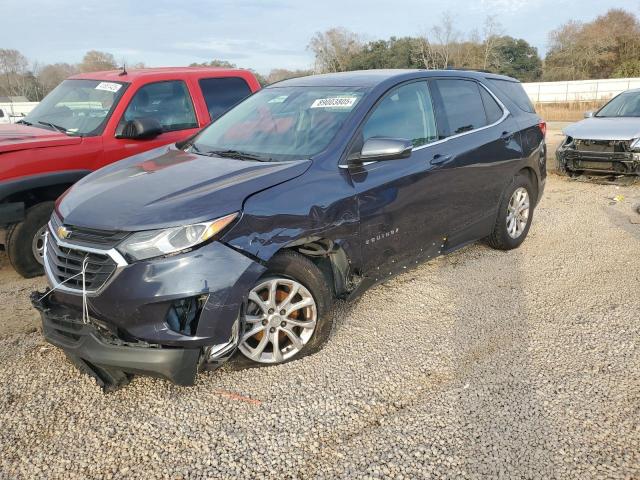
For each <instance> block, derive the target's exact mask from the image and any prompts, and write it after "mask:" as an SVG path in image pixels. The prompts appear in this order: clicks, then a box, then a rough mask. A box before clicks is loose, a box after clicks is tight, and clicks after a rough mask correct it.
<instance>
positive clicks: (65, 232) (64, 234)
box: [57, 225, 71, 239]
mask: <svg viewBox="0 0 640 480" xmlns="http://www.w3.org/2000/svg"><path fill="white" fill-rule="evenodd" d="M57 233H58V237H59V238H62V239H65V238H69V237H70V236H71V230H69V229H68V228H67V227H64V226H62V225H60V226H59V227H58V230H57Z"/></svg>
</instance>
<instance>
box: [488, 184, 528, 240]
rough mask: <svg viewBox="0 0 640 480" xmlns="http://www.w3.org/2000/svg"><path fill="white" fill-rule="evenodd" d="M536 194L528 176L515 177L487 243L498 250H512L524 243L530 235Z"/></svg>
mask: <svg viewBox="0 0 640 480" xmlns="http://www.w3.org/2000/svg"><path fill="white" fill-rule="evenodd" d="M534 195H535V193H534V189H533V185H532V184H531V180H530V179H529V177H528V176H526V175H517V176H515V177H514V179H513V181H512V182H511V185H510V186H509V187H508V188H507V190H506V191H505V193H504V196H503V198H502V201H501V202H500V207H499V209H498V217H497V219H496V223H495V226H494V227H493V232H492V233H491V235H489V237H488V239H487V243H488V244H489V246H490V247H492V248H495V249H497V250H512V249H514V248H517V247H519V246H520V244H522V242H524V239H525V238H527V234H528V233H529V227H530V226H531V220H532V219H533V208H534V202H535V196H534Z"/></svg>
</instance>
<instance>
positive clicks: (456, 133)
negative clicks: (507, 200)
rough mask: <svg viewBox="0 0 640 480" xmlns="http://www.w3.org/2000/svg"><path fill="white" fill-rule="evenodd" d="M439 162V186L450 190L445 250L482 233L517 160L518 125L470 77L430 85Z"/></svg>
mask: <svg viewBox="0 0 640 480" xmlns="http://www.w3.org/2000/svg"><path fill="white" fill-rule="evenodd" d="M431 87H432V92H433V97H434V104H435V106H436V118H437V122H438V133H439V136H440V138H441V139H444V142H443V143H442V147H443V150H444V152H445V153H444V156H443V158H442V159H441V160H442V161H440V162H438V163H437V165H434V170H433V173H434V175H437V177H438V179H439V182H442V183H443V184H446V185H448V186H449V188H451V192H450V195H449V197H450V199H451V202H450V204H449V205H448V207H447V213H446V215H447V217H448V218H449V224H448V231H447V233H446V236H447V244H446V248H447V249H451V248H455V247H457V246H459V245H461V244H464V243H467V242H470V241H473V240H477V239H479V238H482V237H484V236H486V235H488V234H489V233H490V232H491V229H492V227H493V222H494V220H495V214H496V211H497V208H498V204H499V201H500V198H501V194H502V190H503V189H504V187H505V186H506V184H507V182H508V180H509V179H507V177H508V175H509V172H510V171H511V169H512V168H513V162H517V161H518V160H520V159H521V158H522V148H521V143H520V133H519V131H518V126H517V124H516V122H515V120H514V119H513V117H512V116H511V115H510V114H509V112H508V111H507V109H506V107H505V106H504V105H502V104H501V103H500V102H499V101H498V100H497V99H496V98H495V97H494V95H492V94H491V93H490V92H489V91H488V90H487V89H486V88H485V87H484V86H483V85H482V84H480V83H478V82H476V81H474V80H472V79H462V78H460V79H457V78H442V79H435V80H432V81H431Z"/></svg>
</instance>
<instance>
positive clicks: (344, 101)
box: [311, 97, 358, 108]
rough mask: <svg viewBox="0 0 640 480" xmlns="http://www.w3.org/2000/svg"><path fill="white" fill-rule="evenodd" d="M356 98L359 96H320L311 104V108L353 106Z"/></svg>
mask: <svg viewBox="0 0 640 480" xmlns="http://www.w3.org/2000/svg"><path fill="white" fill-rule="evenodd" d="M356 100H358V98H357V97H332V98H318V99H317V100H315V101H314V102H313V103H312V104H311V108H351V107H353V104H354V103H356Z"/></svg>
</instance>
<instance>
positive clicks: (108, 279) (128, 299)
mask: <svg viewBox="0 0 640 480" xmlns="http://www.w3.org/2000/svg"><path fill="white" fill-rule="evenodd" d="M61 227H62V224H61V222H60V219H59V218H57V217H56V215H55V214H54V216H53V217H52V220H51V222H50V223H49V231H48V236H47V241H46V253H45V270H46V273H47V278H48V280H49V283H50V284H51V287H52V288H51V289H47V290H46V291H44V292H34V293H33V294H32V297H31V300H32V304H33V305H34V307H35V308H36V309H37V310H38V311H39V312H40V315H41V317H42V326H43V334H44V337H45V339H46V340H47V341H48V342H50V343H52V344H53V345H55V346H57V347H59V348H61V349H62V350H63V351H64V352H65V354H66V356H67V357H68V358H69V360H71V362H72V363H74V364H75V365H76V366H77V367H78V368H80V369H81V370H82V371H84V372H85V373H88V374H90V375H92V376H93V377H95V378H96V380H97V382H98V384H99V385H100V386H102V387H103V388H104V389H105V390H111V389H114V388H116V387H118V386H121V385H123V384H126V383H127V382H128V381H129V379H130V378H131V376H132V375H136V374H139V375H149V376H154V377H160V378H164V379H167V380H170V381H172V382H173V383H176V384H178V385H192V384H193V383H194V382H195V378H196V374H197V372H198V370H199V369H202V368H215V367H217V366H218V365H220V364H221V363H222V362H224V361H225V360H226V359H228V358H229V357H230V356H231V355H232V354H233V353H234V351H235V349H236V347H237V344H238V335H239V330H240V327H241V326H240V325H239V322H240V320H239V315H240V311H241V308H242V305H243V304H244V301H245V298H244V296H243V295H244V294H245V293H244V292H247V291H248V290H249V286H250V285H252V284H253V282H255V281H256V279H257V278H258V277H259V276H260V275H261V274H262V273H263V272H264V267H263V266H262V265H261V264H260V263H257V262H255V261H254V260H252V259H250V258H249V257H247V256H246V255H244V254H242V253H240V252H238V251H236V250H234V249H232V248H230V247H228V246H226V245H225V244H224V243H222V242H220V241H218V240H214V241H211V242H209V243H207V244H205V245H202V246H200V247H199V248H197V249H192V250H187V251H183V252H179V253H177V254H174V255H167V256H165V257H161V258H157V257H156V258H153V259H150V260H143V261H129V260H128V259H127V258H125V257H124V256H123V255H122V254H121V253H120V252H119V251H118V248H121V247H118V248H115V245H117V244H118V242H122V239H121V238H119V237H118V236H117V235H115V236H111V237H110V236H109V235H107V234H106V233H105V232H101V233H98V232H96V231H89V230H85V229H77V228H76V229H72V230H71V231H72V232H73V234H72V235H71V237H70V238H69V239H63V238H60V234H59V233H58V232H61V231H64V230H63V229H61ZM72 228H73V227H72ZM83 270H84V272H85V273H84V276H83V275H82V274H81V273H82V271H83Z"/></svg>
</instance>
